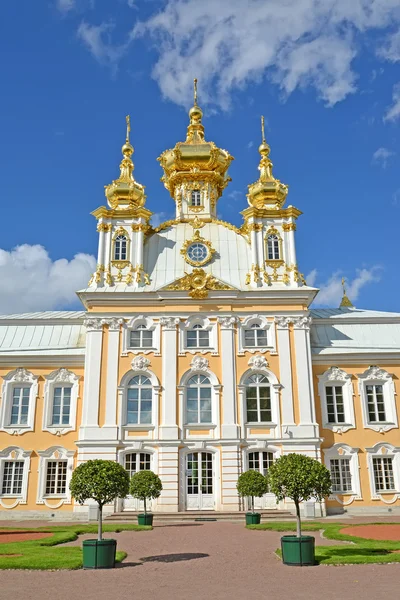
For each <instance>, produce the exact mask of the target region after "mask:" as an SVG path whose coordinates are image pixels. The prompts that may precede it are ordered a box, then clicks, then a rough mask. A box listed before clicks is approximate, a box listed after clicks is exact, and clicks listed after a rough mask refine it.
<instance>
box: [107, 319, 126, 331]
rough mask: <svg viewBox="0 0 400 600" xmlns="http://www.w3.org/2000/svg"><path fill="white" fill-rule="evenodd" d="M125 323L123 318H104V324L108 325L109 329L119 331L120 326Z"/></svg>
mask: <svg viewBox="0 0 400 600" xmlns="http://www.w3.org/2000/svg"><path fill="white" fill-rule="evenodd" d="M124 323H125V321H124V319H119V318H118V317H113V318H112V319H104V324H106V325H108V328H109V331H119V329H120V326H121V325H123V324H124Z"/></svg>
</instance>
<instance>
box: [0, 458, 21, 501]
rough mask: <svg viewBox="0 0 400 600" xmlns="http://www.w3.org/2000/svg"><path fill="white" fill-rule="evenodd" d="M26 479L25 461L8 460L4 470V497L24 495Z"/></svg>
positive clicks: (2, 487)
mask: <svg viewBox="0 0 400 600" xmlns="http://www.w3.org/2000/svg"><path fill="white" fill-rule="evenodd" d="M23 477H24V461H23V460H6V461H5V462H4V469H3V481H2V486H1V493H2V494H3V495H12V496H19V495H21V494H22V482H23Z"/></svg>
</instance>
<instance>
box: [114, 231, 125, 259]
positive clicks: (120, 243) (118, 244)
mask: <svg viewBox="0 0 400 600" xmlns="http://www.w3.org/2000/svg"><path fill="white" fill-rule="evenodd" d="M127 247H128V243H127V239H126V235H117V237H116V238H115V241H114V260H127Z"/></svg>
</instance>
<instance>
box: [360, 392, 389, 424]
mask: <svg viewBox="0 0 400 600" xmlns="http://www.w3.org/2000/svg"><path fill="white" fill-rule="evenodd" d="M365 387H366V393H367V402H368V419H369V422H370V423H382V422H385V421H386V411H385V401H384V398H383V386H381V385H367V386H365Z"/></svg>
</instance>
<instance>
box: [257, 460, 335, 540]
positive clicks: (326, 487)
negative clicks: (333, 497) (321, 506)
mask: <svg viewBox="0 0 400 600" xmlns="http://www.w3.org/2000/svg"><path fill="white" fill-rule="evenodd" d="M268 483H269V489H270V491H271V492H272V493H274V494H275V495H276V501H277V502H278V501H279V500H284V499H285V498H291V500H293V502H294V504H295V507H296V519H297V537H301V519H300V502H304V501H306V500H310V498H315V499H316V500H318V501H319V502H322V500H323V498H325V497H326V496H329V494H330V493H331V487H332V482H331V474H330V472H329V471H328V469H327V468H326V467H325V465H323V464H321V463H320V462H319V461H318V460H315V459H314V458H310V457H309V456H304V454H294V453H292V454H285V455H284V456H281V457H280V458H278V460H276V461H275V462H274V463H273V464H272V465H271V466H270V467H269V469H268Z"/></svg>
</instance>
